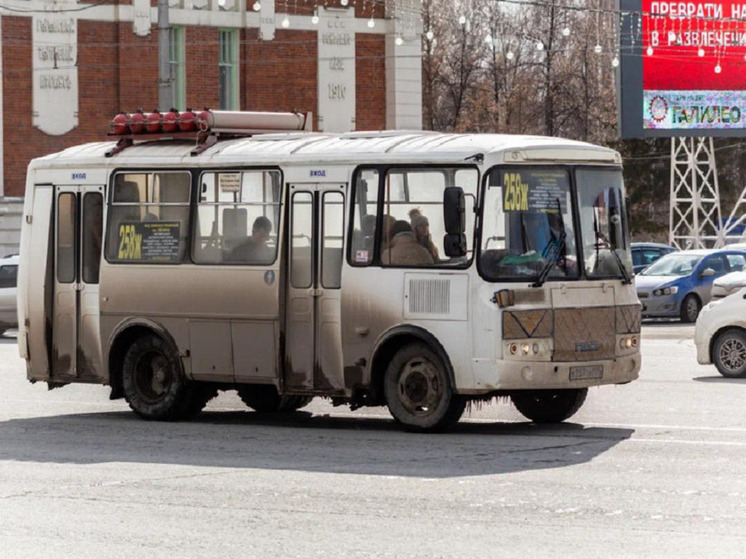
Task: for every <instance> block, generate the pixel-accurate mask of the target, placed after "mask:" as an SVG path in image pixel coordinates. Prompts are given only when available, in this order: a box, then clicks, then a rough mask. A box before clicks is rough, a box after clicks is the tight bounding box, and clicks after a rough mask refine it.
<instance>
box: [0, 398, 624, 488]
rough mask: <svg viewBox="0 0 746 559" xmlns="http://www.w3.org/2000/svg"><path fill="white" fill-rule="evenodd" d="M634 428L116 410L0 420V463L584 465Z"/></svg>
mask: <svg viewBox="0 0 746 559" xmlns="http://www.w3.org/2000/svg"><path fill="white" fill-rule="evenodd" d="M633 432H634V431H633V430H632V429H620V428H598V427H590V428H585V427H583V426H582V425H578V424H571V423H566V424H561V425H553V426H538V425H533V424H530V423H489V424H488V423H475V422H468V421H464V422H461V423H459V424H458V425H456V427H455V428H454V429H453V431H452V432H450V433H448V434H441V435H421V434H412V433H404V432H402V431H401V430H400V429H399V428H398V427H397V426H396V425H395V424H394V422H393V421H392V420H389V419H384V418H381V419H377V418H371V417H365V418H350V417H336V416H324V415H321V416H319V415H312V414H310V413H304V412H297V413H293V414H287V415H267V414H259V413H255V412H250V411H246V412H209V411H208V412H205V413H204V414H203V415H201V416H200V418H199V420H197V421H194V422H191V423H188V422H184V423H156V422H148V421H143V420H140V419H138V418H136V417H135V416H134V415H133V414H131V413H129V412H121V413H120V412H115V413H96V414H79V415H60V416H52V417H39V418H27V419H13V420H10V421H5V422H2V423H0V460H16V461H31V462H50V463H72V464H96V463H103V462H135V463H154V464H183V465H191V466H203V467H220V468H261V469H275V470H298V471H314V472H329V473H355V474H365V475H387V476H416V477H429V478H449V477H461V476H478V475H490V474H496V473H507V472H521V471H528V470H538V469H547V468H560V467H564V466H572V465H575V464H581V463H584V462H588V461H590V460H592V459H593V458H595V457H597V456H599V455H601V454H603V453H604V452H606V451H607V450H609V449H610V448H612V447H614V446H615V445H617V444H618V443H620V442H622V441H624V440H626V439H628V438H629V437H630V436H631V435H632V433H633Z"/></svg>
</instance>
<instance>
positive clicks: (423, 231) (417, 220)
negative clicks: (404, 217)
mask: <svg viewBox="0 0 746 559" xmlns="http://www.w3.org/2000/svg"><path fill="white" fill-rule="evenodd" d="M409 220H410V222H411V223H412V229H413V230H414V235H415V237H416V238H417V242H418V243H420V244H421V245H422V246H423V247H425V248H426V249H427V251H428V252H429V253H430V256H432V257H433V262H439V261H440V256H439V255H438V247H436V246H435V243H433V238H432V236H431V235H430V221H428V219H427V218H426V217H425V216H424V215H422V212H421V211H420V209H419V208H412V209H411V210H409Z"/></svg>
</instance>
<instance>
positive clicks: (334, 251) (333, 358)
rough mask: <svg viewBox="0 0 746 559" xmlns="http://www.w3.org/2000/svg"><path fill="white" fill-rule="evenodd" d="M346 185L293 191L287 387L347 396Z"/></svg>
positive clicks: (287, 301)
mask: <svg viewBox="0 0 746 559" xmlns="http://www.w3.org/2000/svg"><path fill="white" fill-rule="evenodd" d="M343 193H344V185H342V184H331V185H321V184H316V185H305V184H303V185H291V186H290V225H289V229H288V230H289V232H290V235H289V237H290V239H289V241H288V243H289V248H290V254H289V257H288V274H287V298H286V335H285V348H286V349H285V367H284V371H285V379H284V381H285V387H286V388H287V389H289V390H290V391H293V390H297V391H313V392H316V393H323V394H342V393H343V392H344V377H343V360H342V332H341V320H340V316H341V308H340V307H341V305H340V287H341V276H342V258H343V254H344V250H343V238H344V194H343Z"/></svg>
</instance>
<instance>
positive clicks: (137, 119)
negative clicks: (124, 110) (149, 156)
mask: <svg viewBox="0 0 746 559" xmlns="http://www.w3.org/2000/svg"><path fill="white" fill-rule="evenodd" d="M143 130H145V115H144V114H143V113H142V109H137V112H134V113H132V114H131V115H130V132H131V133H132V134H142V132H143Z"/></svg>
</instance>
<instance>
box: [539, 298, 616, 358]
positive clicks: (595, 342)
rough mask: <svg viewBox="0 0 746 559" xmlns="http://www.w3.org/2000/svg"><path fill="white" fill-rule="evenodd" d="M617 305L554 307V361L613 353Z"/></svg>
mask: <svg viewBox="0 0 746 559" xmlns="http://www.w3.org/2000/svg"><path fill="white" fill-rule="evenodd" d="M615 322H616V309H615V308H614V307H592V308H584V309H555V310H554V359H553V361H594V360H597V359H611V358H613V357H614V350H615V345H616V335H615V334H616V324H615Z"/></svg>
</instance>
